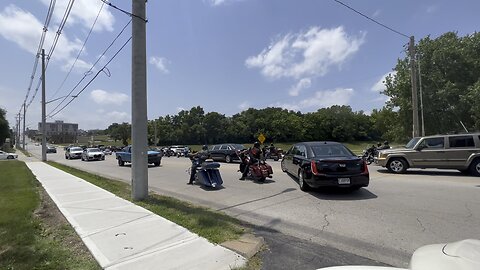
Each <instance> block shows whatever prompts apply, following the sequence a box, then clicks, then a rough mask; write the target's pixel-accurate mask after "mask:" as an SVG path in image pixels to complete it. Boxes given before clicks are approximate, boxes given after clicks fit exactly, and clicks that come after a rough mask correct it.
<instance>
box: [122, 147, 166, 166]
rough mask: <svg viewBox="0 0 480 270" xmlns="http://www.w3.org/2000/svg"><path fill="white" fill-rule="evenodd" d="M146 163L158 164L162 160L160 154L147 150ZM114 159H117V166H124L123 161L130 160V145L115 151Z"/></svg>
mask: <svg viewBox="0 0 480 270" xmlns="http://www.w3.org/2000/svg"><path fill="white" fill-rule="evenodd" d="M147 154H148V164H153V165H155V166H160V163H161V161H162V154H161V153H160V152H157V151H148V152H147ZM115 156H116V159H117V160H118V165H119V166H124V165H125V162H130V163H131V162H132V146H131V145H129V146H127V147H125V148H123V150H122V151H120V152H116V153H115Z"/></svg>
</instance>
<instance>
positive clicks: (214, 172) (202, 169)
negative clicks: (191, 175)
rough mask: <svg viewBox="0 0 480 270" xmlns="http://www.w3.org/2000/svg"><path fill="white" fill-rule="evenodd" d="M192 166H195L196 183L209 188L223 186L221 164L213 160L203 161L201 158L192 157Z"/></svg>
mask: <svg viewBox="0 0 480 270" xmlns="http://www.w3.org/2000/svg"><path fill="white" fill-rule="evenodd" d="M190 159H191V160H192V166H195V169H196V171H197V172H196V174H195V183H198V184H201V185H203V186H205V187H209V188H220V187H221V186H222V185H223V179H222V176H221V175H220V170H219V168H220V163H218V162H214V161H213V160H212V159H205V160H204V159H202V158H200V157H194V156H190Z"/></svg>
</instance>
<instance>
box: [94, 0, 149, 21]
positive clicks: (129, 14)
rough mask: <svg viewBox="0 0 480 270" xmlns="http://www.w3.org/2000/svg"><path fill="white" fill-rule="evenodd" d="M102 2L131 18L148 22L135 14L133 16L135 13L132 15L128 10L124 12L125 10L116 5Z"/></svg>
mask: <svg viewBox="0 0 480 270" xmlns="http://www.w3.org/2000/svg"><path fill="white" fill-rule="evenodd" d="M100 1H102V2H103V3H105V4H107V5H109V6H111V7H112V8H114V9H116V10H118V11H120V12H122V13H125V14H127V15H128V16H130V17H135V18H138V19H140V20H142V21H144V22H148V20H147V19H145V18H142V17H140V16H138V15H135V14H133V13H131V12H128V11H126V10H124V9H121V8H119V7H117V6H115V5H114V4H112V3H110V2H108V1H107V0H100Z"/></svg>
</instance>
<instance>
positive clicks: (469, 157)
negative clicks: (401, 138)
mask: <svg viewBox="0 0 480 270" xmlns="http://www.w3.org/2000/svg"><path fill="white" fill-rule="evenodd" d="M375 163H376V164H378V165H380V166H383V167H386V168H387V169H388V170H389V171H390V172H393V173H403V172H405V171H406V170H407V169H408V168H422V169H423V168H438V169H456V170H459V171H460V172H462V173H470V174H472V175H475V176H480V133H469V134H454V135H453V134H452V135H434V136H426V137H416V138H413V139H411V140H410V142H408V143H407V145H405V147H403V148H396V149H387V150H381V151H379V153H378V156H377V157H376V158H375Z"/></svg>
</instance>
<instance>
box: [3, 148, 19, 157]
mask: <svg viewBox="0 0 480 270" xmlns="http://www.w3.org/2000/svg"><path fill="white" fill-rule="evenodd" d="M16 158H18V155H17V154H14V153H7V152H4V151H1V150H0V159H16Z"/></svg>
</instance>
